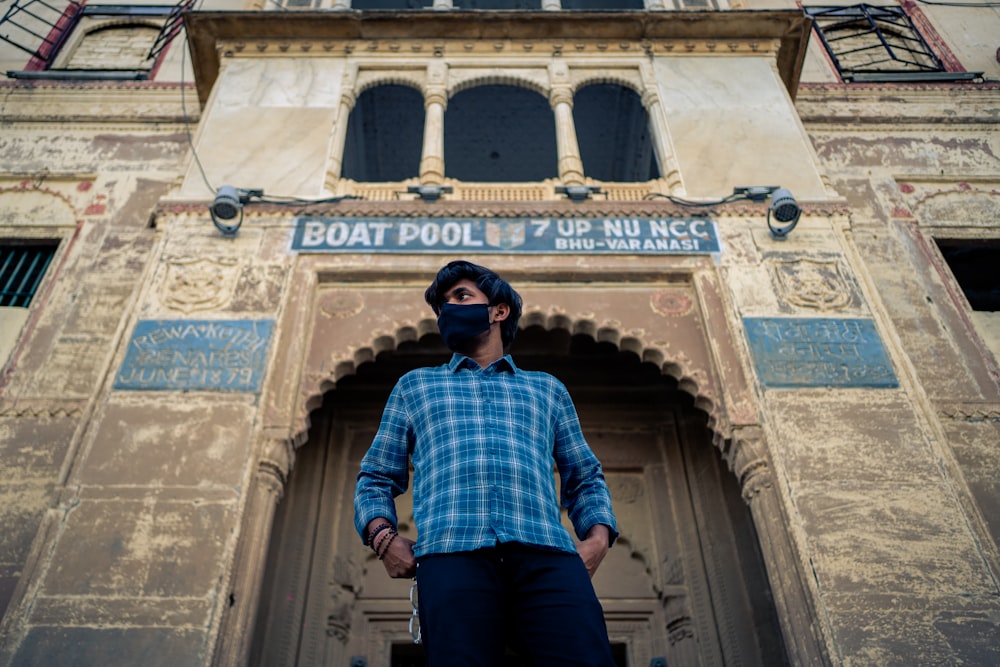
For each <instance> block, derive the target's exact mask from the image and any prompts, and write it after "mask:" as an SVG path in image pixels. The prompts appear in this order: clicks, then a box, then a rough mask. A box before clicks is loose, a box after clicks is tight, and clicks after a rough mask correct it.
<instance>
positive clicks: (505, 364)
mask: <svg viewBox="0 0 1000 667" xmlns="http://www.w3.org/2000/svg"><path fill="white" fill-rule="evenodd" d="M463 367H468V368H471V369H474V370H475V369H478V368H479V364H477V363H476V362H475V361H473V360H472V359H470V358H469V357H467V356H465V355H464V354H459V353H458V352H453V353H452V355H451V361H449V362H448V369H449V370H450V371H451V372H453V373H457V372H458V371H459V370H460V369H462V368H463ZM487 368H494V369H495V370H497V371H501V370H504V368H506V369H508V370H510V372H511V373H517V371H518V368H517V364H515V363H514V359H513V358H512V357H511V356H510V355H509V354H505V355H504V356H502V357H500V358H499V359H497V360H496V361H494V362H493V363H492V364H490V365H489V366H487Z"/></svg>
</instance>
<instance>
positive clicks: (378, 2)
mask: <svg viewBox="0 0 1000 667" xmlns="http://www.w3.org/2000/svg"><path fill="white" fill-rule="evenodd" d="M431 3H432V0H351V9H364V10H371V9H429V8H430V7H431Z"/></svg>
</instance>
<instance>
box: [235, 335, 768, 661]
mask: <svg viewBox="0 0 1000 667" xmlns="http://www.w3.org/2000/svg"><path fill="white" fill-rule="evenodd" d="M512 354H513V355H514V357H515V359H516V360H517V362H518V364H519V365H520V366H522V367H524V368H531V369H537V370H545V371H548V372H550V373H552V374H554V375H556V376H557V377H559V378H560V379H561V380H563V382H564V383H565V384H566V385H567V387H568V388H569V390H570V393H571V394H572V395H573V398H574V400H575V402H576V405H577V409H578V411H579V413H580V417H581V422H582V424H583V427H584V432H585V433H586V435H587V437H588V440H589V441H590V443H591V445H592V447H593V448H594V450H595V452H596V453H597V455H598V456H599V457H600V458H601V460H602V462H603V464H604V466H605V472H606V475H607V478H608V482H609V485H610V487H611V491H612V497H613V501H614V504H615V510H616V513H617V515H618V519H619V523H620V528H621V538H620V540H619V543H618V544H617V545H616V546H615V548H614V549H612V551H611V552H610V554H609V556H608V558H607V559H606V561H605V563H604V564H603V565H602V567H601V570H600V571H599V572H598V574H597V576H596V577H595V580H594V583H595V587H596V588H597V591H598V594H599V595H600V597H601V599H602V603H603V604H604V607H605V615H606V618H607V621H608V628H609V633H610V635H611V638H612V642H613V643H614V644H615V650H616V652H617V654H618V657H619V660H620V664H622V665H628V666H642V667H645V666H646V665H649V664H655V663H654V662H653V661H655V660H656V659H658V658H662V659H664V660H665V663H666V664H669V665H671V666H672V667H683V666H684V665H696V664H697V665H723V664H736V663H738V664H745V665H780V664H784V663H786V662H787V660H786V657H785V648H784V645H783V644H782V640H781V632H780V629H779V625H778V621H777V614H776V613H775V609H774V605H773V602H772V601H771V596H770V589H769V586H768V582H767V576H766V574H765V570H764V566H763V562H762V558H761V556H760V552H759V548H758V546H757V537H756V534H755V532H754V527H753V523H752V521H751V518H750V513H749V511H748V509H747V507H746V506H745V504H744V503H743V501H742V499H741V498H740V493H739V489H738V486H737V483H736V480H735V479H734V478H733V476H732V474H731V473H729V471H728V470H727V469H726V467H725V465H724V464H723V462H722V460H721V457H720V456H719V453H718V452H717V450H716V449H715V448H714V447H713V446H712V438H711V432H710V431H709V429H708V426H707V416H706V415H705V414H704V413H703V412H701V411H700V410H698V409H696V408H695V407H694V405H693V404H694V400H693V398H692V397H691V396H690V395H689V394H687V393H685V392H684V391H681V390H680V389H678V387H677V383H676V381H675V380H674V379H673V378H671V377H669V376H665V375H663V374H662V373H661V372H660V370H659V368H658V367H657V366H655V365H653V364H648V363H642V362H641V361H640V359H639V358H638V357H637V356H636V355H635V354H633V353H630V352H624V351H621V350H619V349H618V348H617V347H616V346H615V345H613V344H611V343H599V342H596V341H595V340H594V338H593V337H591V336H588V335H583V334H578V335H571V334H570V333H569V332H568V331H565V330H553V331H547V330H545V329H543V328H542V327H537V326H532V327H528V328H527V329H524V330H522V331H521V332H520V333H519V334H518V339H517V341H516V342H515V344H514V348H513V350H512ZM448 356H449V355H448V352H447V350H446V349H445V348H444V347H443V345H442V344H441V341H440V337H439V336H437V335H436V334H432V335H426V336H424V337H423V338H421V339H420V340H419V341H415V342H411V343H403V344H400V345H399V346H398V347H397V348H396V349H395V350H392V351H385V352H382V353H381V354H379V355H378V356H377V357H376V359H375V361H373V362H369V363H365V364H362V365H360V366H359V367H358V369H357V373H356V374H354V375H352V376H348V377H345V378H342V379H341V380H340V381H339V382H338V383H337V386H336V388H335V389H334V390H333V391H331V392H328V393H327V394H326V395H325V396H324V402H323V406H322V407H321V408H320V409H318V410H316V411H315V412H314V413H313V415H312V427H311V429H310V432H309V439H308V442H307V443H306V444H305V445H304V446H303V447H302V448H300V450H299V451H298V455H297V458H296V463H295V468H294V470H293V471H292V474H291V476H290V479H289V483H288V486H287V488H286V493H285V497H284V498H283V500H282V502H281V504H280V505H279V506H278V511H277V513H276V516H275V522H274V528H273V531H272V535H271V545H270V553H269V556H268V563H267V570H266V574H265V580H264V584H263V590H262V594H261V605H260V609H259V613H258V615H257V627H256V629H255V632H254V646H253V650H252V660H251V662H252V663H253V664H260V665H348V664H351V665H357V666H359V667H360V666H361V665H367V666H371V667H375V666H378V667H383V666H385V667H388V666H393V667H402V666H404V665H413V666H414V667H416V666H417V665H421V664H422V660H421V657H420V653H419V649H415V648H414V647H413V645H412V642H411V641H410V639H409V633H408V628H407V621H408V619H409V616H410V613H411V612H410V604H409V601H408V598H407V593H408V590H409V582H408V581H393V580H389V579H388V578H387V577H386V576H385V573H384V571H383V570H382V568H381V564H380V563H378V561H376V560H374V557H373V556H372V555H371V553H370V551H368V550H367V549H366V548H365V547H363V546H362V545H361V544H360V541H359V540H358V538H357V535H356V534H355V533H354V529H353V522H352V512H353V510H352V505H351V498H352V494H353V488H354V477H355V474H356V472H357V469H358V464H359V462H360V459H361V456H362V455H363V454H364V452H365V451H366V450H367V447H368V444H369V442H370V441H371V437H372V435H373V434H374V432H375V430H376V428H377V426H378V420H379V417H380V414H381V409H382V406H383V405H384V402H385V399H386V397H387V396H388V394H389V391H390V389H391V388H392V385H393V384H394V382H395V380H396V378H398V377H399V376H400V375H401V374H402V373H404V372H406V371H407V370H409V369H411V368H415V367H417V366H424V365H432V364H439V363H443V362H444V361H446V360H447V358H448ZM408 504H409V499H408V494H407V496H403V497H401V498H400V499H399V503H398V505H399V516H400V518H401V523H400V529H401V532H403V533H404V534H407V535H408V536H410V537H415V533H414V530H413V527H412V525H410V524H409V523H408V522H407V518H408V517H409V516H410V508H409V506H408ZM510 664H511V665H517V664H519V663H518V662H517V661H516V658H512V660H511V662H510Z"/></svg>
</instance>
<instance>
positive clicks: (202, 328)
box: [114, 320, 274, 392]
mask: <svg viewBox="0 0 1000 667" xmlns="http://www.w3.org/2000/svg"><path fill="white" fill-rule="evenodd" d="M273 328H274V320H142V321H140V322H139V323H138V324H136V326H135V331H134V332H132V339H131V340H130V341H129V344H128V351H127V352H126V353H125V360H124V361H123V362H122V367H121V368H120V369H119V370H118V374H117V375H116V376H115V385H114V388H115V389H130V390H154V391H186V390H190V391H198V390H201V391H233V392H236V391H240V392H257V391H260V386H261V382H262V380H263V377H264V366H265V363H266V361H267V348H268V344H269V343H270V341H271V332H272V330H273Z"/></svg>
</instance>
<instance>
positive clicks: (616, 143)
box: [573, 83, 660, 183]
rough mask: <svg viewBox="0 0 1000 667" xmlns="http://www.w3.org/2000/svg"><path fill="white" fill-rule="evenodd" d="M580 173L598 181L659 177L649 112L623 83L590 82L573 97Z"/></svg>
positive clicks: (636, 95)
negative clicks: (581, 171) (590, 83)
mask: <svg viewBox="0 0 1000 667" xmlns="http://www.w3.org/2000/svg"><path fill="white" fill-rule="evenodd" d="M573 123H574V124H575V125H576V137H577V142H578V143H579V145H580V157H581V158H582V159H583V173H584V174H586V175H587V176H589V177H590V178H595V179H597V180H600V181H617V182H622V183H635V182H643V181H648V180H651V179H654V178H659V176H660V170H659V168H658V166H657V164H656V155H655V153H654V151H653V142H652V134H651V132H650V128H649V115H648V114H647V113H646V109H645V108H644V107H643V106H642V100H641V99H640V98H639V95H638V94H637V93H636V92H635V91H633V90H631V89H629V88H625V87H624V86H618V85H613V84H603V83H602V84H593V85H590V86H585V87H583V88H581V89H580V90H578V91H577V93H576V95H575V96H574V98H573Z"/></svg>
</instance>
